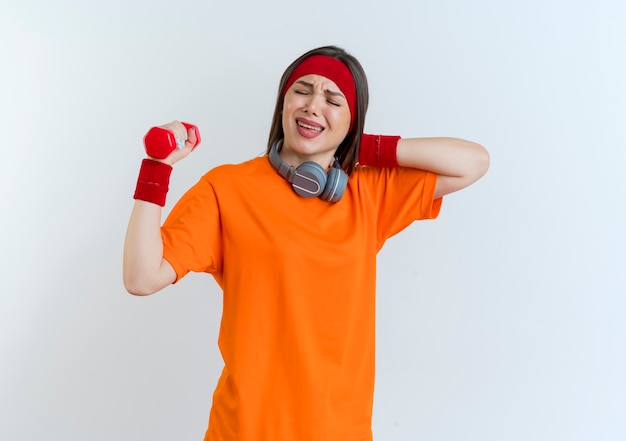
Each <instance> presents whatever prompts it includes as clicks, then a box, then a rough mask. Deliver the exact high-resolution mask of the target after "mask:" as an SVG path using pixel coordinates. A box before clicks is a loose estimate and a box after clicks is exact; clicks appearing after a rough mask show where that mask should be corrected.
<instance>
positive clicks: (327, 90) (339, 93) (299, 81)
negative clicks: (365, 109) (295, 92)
mask: <svg viewBox="0 0 626 441" xmlns="http://www.w3.org/2000/svg"><path fill="white" fill-rule="evenodd" d="M296 83H298V84H302V85H303V86H306V87H308V88H310V89H313V83H309V82H307V81H303V80H298V81H296ZM324 92H325V93H327V94H328V95H331V96H340V97H342V98H344V99H347V98H346V97H345V96H344V95H343V93H341V92H335V91H334V90H330V89H326V90H325V91H324Z"/></svg>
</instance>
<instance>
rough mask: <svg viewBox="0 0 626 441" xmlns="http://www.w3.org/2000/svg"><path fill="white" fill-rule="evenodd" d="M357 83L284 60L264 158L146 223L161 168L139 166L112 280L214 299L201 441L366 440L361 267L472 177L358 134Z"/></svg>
mask: <svg viewBox="0 0 626 441" xmlns="http://www.w3.org/2000/svg"><path fill="white" fill-rule="evenodd" d="M367 105H368V89H367V80H366V77H365V74H364V72H363V69H362V67H361V65H360V64H359V62H358V61H357V60H356V59H355V58H354V57H353V56H351V55H349V54H347V53H346V52H345V51H343V50H342V49H340V48H337V47H334V46H329V47H322V48H318V49H314V50H312V51H309V52H307V53H306V54H304V55H302V56H301V57H300V58H298V59H297V60H295V61H294V62H293V63H292V64H291V65H290V66H289V67H288V68H287V70H286V71H285V73H284V74H283V77H282V79H281V82H280V86H279V93H278V99H277V102H276V109H275V112H274V118H273V121H272V126H271V130H270V136H269V142H268V149H267V155H265V156H263V157H259V158H255V159H252V160H250V161H247V162H244V163H242V164H238V165H223V166H219V167H216V168H215V169H213V170H211V171H209V172H208V173H207V174H205V175H204V176H203V177H202V178H201V179H200V181H199V182H198V183H197V184H196V185H194V186H193V187H192V188H191V189H190V190H189V191H188V192H187V193H186V194H185V195H184V196H183V197H182V198H181V199H180V201H178V203H177V204H176V205H175V207H174V208H173V209H172V211H171V213H170V214H169V216H168V217H167V219H166V221H165V223H164V224H163V225H162V226H161V207H162V206H163V205H164V202H165V195H166V192H167V185H168V183H169V174H170V172H171V170H172V167H171V166H172V165H173V164H175V163H176V162H177V161H179V160H181V159H183V158H184V157H185V156H187V155H188V154H189V153H190V152H191V150H192V148H193V146H194V145H195V143H196V133H195V131H194V130H193V129H189V130H187V129H186V128H185V127H184V126H183V125H182V124H181V123H178V122H173V123H170V124H166V125H165V126H163V127H164V128H166V129H169V130H171V131H172V132H173V133H174V134H175V136H176V137H177V139H185V138H187V142H186V144H185V147H184V148H182V149H177V150H175V151H174V152H172V153H171V154H170V155H169V156H168V157H167V158H165V159H164V160H159V161H157V160H154V159H153V158H147V159H144V161H143V163H142V168H141V171H140V176H139V180H138V183H137V189H136V192H135V199H136V202H135V206H134V208H133V212H132V214H131V218H130V222H129V226H128V232H127V237H126V243H125V248H124V283H125V286H126V289H127V290H128V291H129V292H130V293H132V294H136V295H147V294H152V293H154V292H156V291H159V290H160V289H162V288H164V287H165V286H167V285H169V284H171V283H175V282H176V281H177V280H179V279H180V278H181V277H183V276H184V275H185V274H187V273H188V272H189V271H196V272H199V271H202V272H207V273H210V274H212V275H213V277H214V278H215V280H216V281H217V282H218V284H219V285H220V287H221V288H222V290H223V315H222V323H221V328H220V336H219V347H220V351H221V354H222V356H223V359H224V369H223V372H222V375H221V377H220V379H219V382H218V384H217V387H216V390H215V393H214V396H213V405H212V408H211V414H210V418H209V427H208V430H207V432H206V437H205V440H207V441H296V440H297V441H309V440H310V441H369V440H371V439H372V431H371V417H372V404H373V391H374V341H375V335H374V322H375V287H376V275H375V274H376V254H377V252H378V251H379V250H380V249H381V247H382V246H383V244H384V243H385V240H386V239H387V238H389V237H391V236H393V235H395V234H396V233H398V232H400V231H401V230H402V229H404V228H405V227H407V226H408V225H409V224H411V223H412V222H413V221H414V220H419V219H432V218H435V217H437V215H438V213H439V210H440V208H441V203H442V197H443V196H444V195H446V194H449V193H452V192H454V191H457V190H460V189H462V188H464V187H466V186H468V185H470V184H472V183H473V182H475V181H476V180H478V179H479V178H480V177H481V176H482V175H483V174H484V173H485V172H486V171H487V168H488V165H489V155H488V153H487V152H486V150H485V149H484V148H483V147H482V146H480V145H478V144H475V143H473V142H469V141H464V140H460V139H453V138H413V139H401V138H400V137H398V136H374V135H365V134H363V127H364V121H365V113H366V110H367Z"/></svg>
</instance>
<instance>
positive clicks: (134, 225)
mask: <svg viewBox="0 0 626 441" xmlns="http://www.w3.org/2000/svg"><path fill="white" fill-rule="evenodd" d="M160 224H161V207H160V206H159V205H157V204H153V203H150V202H145V201H141V200H137V201H135V205H134V207H133V211H132V213H131V216H130V220H129V222H128V230H127V232H126V240H125V242H124V263H123V278H124V286H125V287H126V289H127V290H128V292H130V293H131V294H136V295H147V294H152V293H154V292H156V291H159V290H160V289H162V288H164V287H165V286H167V285H169V284H171V283H172V282H174V280H175V279H176V273H175V272H174V270H173V268H172V267H171V265H170V264H169V263H168V262H167V261H166V260H165V259H163V240H162V238H161V226H160Z"/></svg>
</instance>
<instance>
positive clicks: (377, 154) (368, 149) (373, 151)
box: [359, 133, 400, 168]
mask: <svg viewBox="0 0 626 441" xmlns="http://www.w3.org/2000/svg"><path fill="white" fill-rule="evenodd" d="M399 140H400V136H386V135H368V134H366V133H364V134H363V135H362V136H361V146H360V148H359V164H361V165H365V166H368V167H379V168H382V167H390V168H391V167H398V159H397V157H396V147H397V146H398V141H399Z"/></svg>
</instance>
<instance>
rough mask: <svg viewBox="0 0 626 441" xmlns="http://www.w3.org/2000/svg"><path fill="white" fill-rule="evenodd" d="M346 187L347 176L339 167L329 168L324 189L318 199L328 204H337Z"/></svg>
mask: <svg viewBox="0 0 626 441" xmlns="http://www.w3.org/2000/svg"><path fill="white" fill-rule="evenodd" d="M347 185H348V174H347V173H346V172H345V171H343V169H342V168H341V167H331V168H330V170H328V180H327V182H326V187H325V188H324V191H323V192H322V194H321V195H320V199H322V200H325V201H328V202H337V201H338V200H339V199H341V197H342V196H343V193H344V191H345V190H346V186H347Z"/></svg>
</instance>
